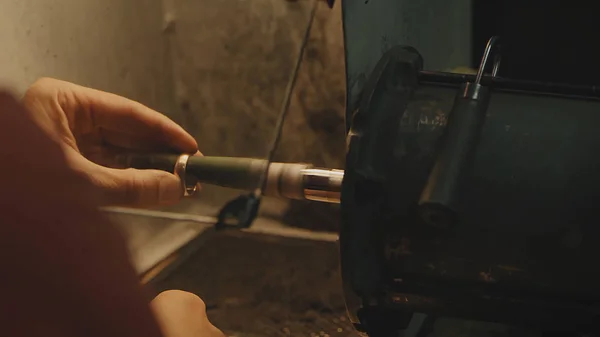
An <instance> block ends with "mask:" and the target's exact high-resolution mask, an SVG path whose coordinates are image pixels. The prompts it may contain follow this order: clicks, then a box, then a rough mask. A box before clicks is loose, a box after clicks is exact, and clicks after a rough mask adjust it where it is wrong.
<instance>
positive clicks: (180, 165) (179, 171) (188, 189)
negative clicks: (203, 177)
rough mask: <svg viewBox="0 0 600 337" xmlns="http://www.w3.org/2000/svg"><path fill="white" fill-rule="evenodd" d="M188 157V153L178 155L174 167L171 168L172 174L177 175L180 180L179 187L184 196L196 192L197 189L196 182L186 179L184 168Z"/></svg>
mask: <svg viewBox="0 0 600 337" xmlns="http://www.w3.org/2000/svg"><path fill="white" fill-rule="evenodd" d="M189 158H190V155H188V154H182V155H181V156H179V158H177V162H175V169H174V170H173V174H174V175H175V176H176V177H178V178H179V181H180V182H181V189H182V190H183V196H184V197H189V196H192V195H194V193H196V190H198V184H196V182H195V181H194V182H193V183H190V182H188V181H187V180H188V179H187V175H186V168H187V163H188V159H189Z"/></svg>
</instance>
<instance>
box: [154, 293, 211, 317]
mask: <svg viewBox="0 0 600 337" xmlns="http://www.w3.org/2000/svg"><path fill="white" fill-rule="evenodd" d="M155 301H158V302H162V301H164V302H171V303H177V304H179V305H181V306H182V307H185V308H186V309H188V310H190V311H191V312H202V313H205V312H206V303H204V301H203V300H202V299H201V298H200V297H198V296H197V295H195V294H193V293H190V292H187V291H183V290H166V291H163V292H162V293H160V294H159V295H158V296H156V298H155Z"/></svg>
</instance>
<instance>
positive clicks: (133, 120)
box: [23, 78, 200, 207]
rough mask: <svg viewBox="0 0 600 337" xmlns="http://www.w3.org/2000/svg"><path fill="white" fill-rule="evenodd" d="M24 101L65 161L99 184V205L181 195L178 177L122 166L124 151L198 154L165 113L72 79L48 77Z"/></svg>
mask: <svg viewBox="0 0 600 337" xmlns="http://www.w3.org/2000/svg"><path fill="white" fill-rule="evenodd" d="M23 104H24V105H25V107H26V108H27V109H28V110H29V112H30V113H31V115H32V119H33V120H34V121H35V122H37V123H38V124H39V125H40V126H41V127H42V128H43V129H44V130H45V131H46V132H47V133H48V134H49V135H50V136H51V137H52V138H54V140H56V141H57V142H58V143H59V144H60V145H61V146H62V147H63V150H64V151H65V155H66V158H67V162H68V163H69V165H70V166H71V168H72V169H74V170H75V171H76V172H77V173H79V174H80V175H82V176H83V177H85V178H86V179H87V180H89V181H90V182H91V183H92V184H93V185H94V187H95V189H96V192H98V196H99V197H100V203H101V204H103V205H113V206H117V205H118V206H137V207H149V206H159V205H167V204H172V203H175V202H176V201H178V200H179V199H180V198H181V197H182V196H183V191H182V190H181V186H180V182H179V179H178V178H177V177H175V176H174V175H172V174H170V173H168V172H164V171H158V170H135V169H123V168H119V167H118V165H117V163H116V162H115V157H116V156H117V155H118V154H119V153H123V152H132V151H135V152H144V151H152V152H160V151H162V152H175V153H189V154H194V153H195V154H200V153H199V151H198V144H197V143H196V141H195V140H194V138H193V137H192V136H191V135H190V134H188V133H187V132H186V131H185V130H184V129H183V128H181V127H180V126H179V125H177V124H176V123H175V122H173V121H172V120H170V119H169V118H167V117H166V116H164V115H162V114H160V113H158V112H156V111H154V110H152V109H150V108H148V107H146V106H144V105H142V104H140V103H137V102H134V101H131V100H129V99H126V98H123V97H120V96H117V95H114V94H110V93H106V92H102V91H98V90H94V89H90V88H85V87H82V86H79V85H75V84H72V83H68V82H64V81H59V80H55V79H48V78H44V79H41V80H38V81H37V82H36V83H35V84H33V85H32V86H31V87H30V88H29V90H28V91H27V93H26V94H25V96H24V98H23Z"/></svg>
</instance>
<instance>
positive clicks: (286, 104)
mask: <svg viewBox="0 0 600 337" xmlns="http://www.w3.org/2000/svg"><path fill="white" fill-rule="evenodd" d="M317 4H318V1H317V0H314V1H313V6H312V9H311V13H310V17H309V19H308V24H307V25H306V30H305V31H304V38H303V39H302V44H301V45H300V53H299V54H298V58H297V59H296V64H295V65H294V69H293V70H292V76H291V77H290V79H289V82H288V84H287V87H286V89H285V96H284V98H283V103H282V105H281V109H280V110H279V117H278V119H277V124H275V135H274V137H273V140H272V142H271V147H270V148H269V152H268V155H267V161H266V163H265V168H264V169H263V172H262V173H261V175H260V179H259V181H258V187H257V190H256V191H255V192H254V193H255V194H256V195H257V196H260V195H262V194H263V193H264V190H265V187H266V183H267V175H268V174H269V166H270V164H271V162H272V161H273V157H274V156H275V151H276V150H277V145H278V144H279V141H280V139H281V131H282V129H283V124H284V122H285V118H286V116H287V113H288V111H289V108H290V102H291V98H292V92H293V91H294V87H295V86H296V79H297V78H298V72H299V70H300V65H301V64H302V58H303V55H304V50H305V49H306V46H307V44H308V39H309V37H310V31H311V29H312V25H313V22H314V19H315V14H316V12H317Z"/></svg>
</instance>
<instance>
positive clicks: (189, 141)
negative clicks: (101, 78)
mask: <svg viewBox="0 0 600 337" xmlns="http://www.w3.org/2000/svg"><path fill="white" fill-rule="evenodd" d="M50 81H52V82H54V83H48V85H57V84H58V87H59V88H60V90H59V91H60V92H61V98H62V99H61V100H60V102H59V104H61V106H62V107H63V109H64V111H65V113H67V114H69V116H68V117H69V120H73V121H74V127H75V128H76V129H77V128H81V129H86V126H87V128H92V129H97V128H100V129H104V130H108V131H110V132H111V133H112V134H115V133H121V134H123V136H132V137H133V138H142V139H152V140H154V141H155V142H156V143H162V144H165V145H168V146H169V147H171V148H173V149H174V150H179V151H182V152H185V153H195V152H196V151H198V143H197V142H196V140H195V139H194V138H193V137H192V136H191V135H190V134H189V133H188V132H186V131H185V130H184V129H183V128H182V127H181V126H180V125H178V124H177V123H175V122H174V121H172V120H171V119H170V118H169V117H167V116H165V115H163V114H161V113H159V112H157V111H155V110H153V109H150V108H149V107H147V106H145V105H143V104H141V103H138V102H136V101H133V100H130V99H127V98H125V97H121V96H119V95H115V94H112V93H108V92H104V91H100V90H95V89H91V88H86V87H83V86H79V85H76V84H72V83H68V82H63V81H58V80H50ZM82 131H83V130H82ZM89 131H93V130H89Z"/></svg>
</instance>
